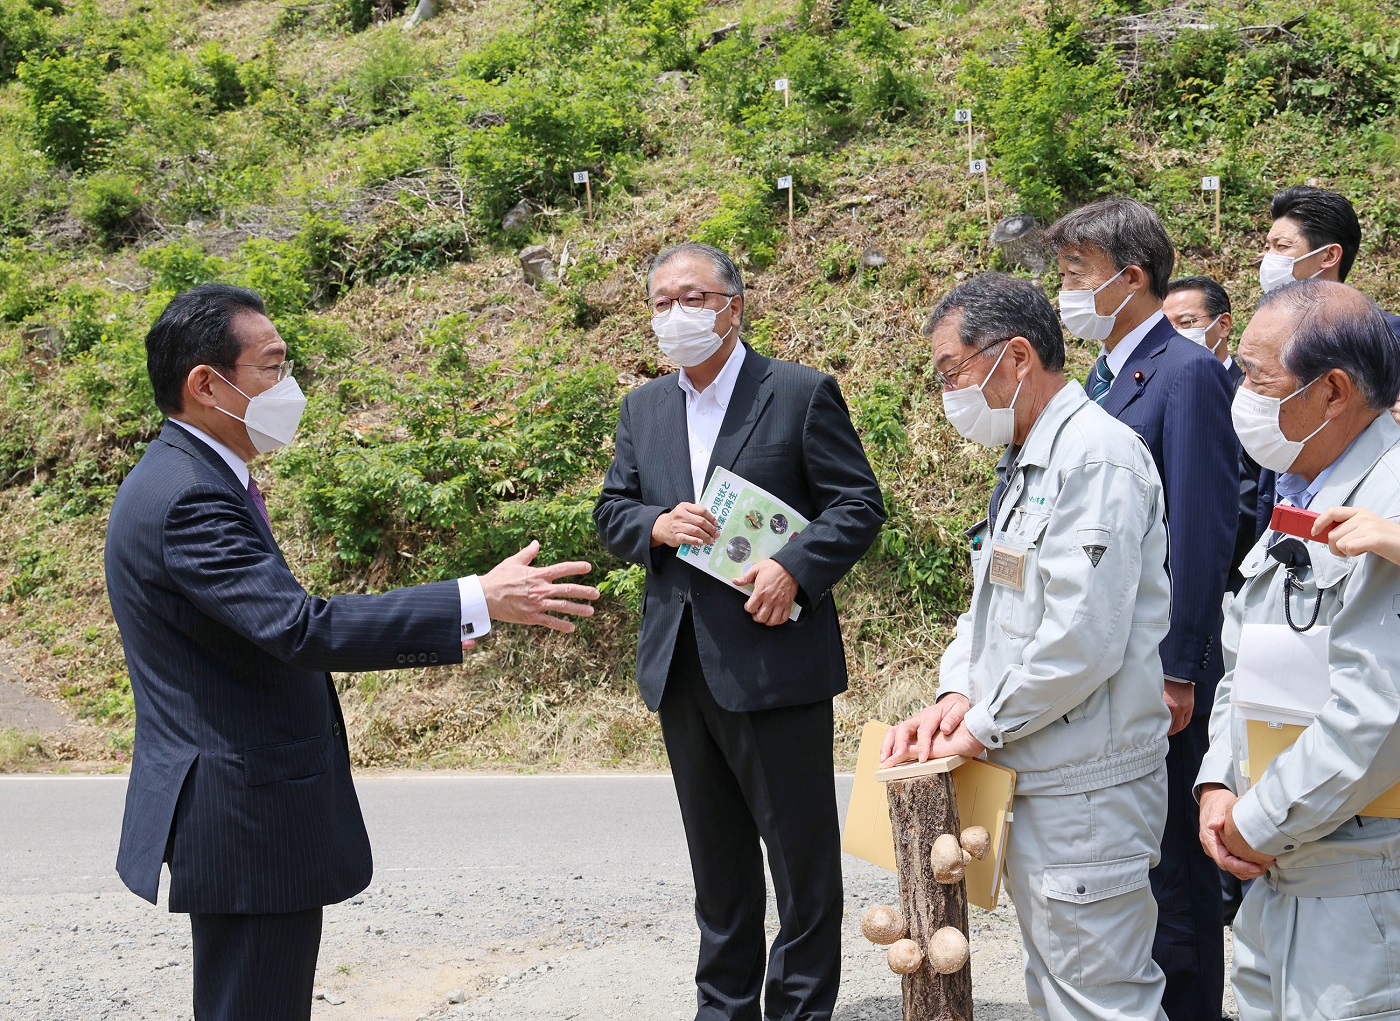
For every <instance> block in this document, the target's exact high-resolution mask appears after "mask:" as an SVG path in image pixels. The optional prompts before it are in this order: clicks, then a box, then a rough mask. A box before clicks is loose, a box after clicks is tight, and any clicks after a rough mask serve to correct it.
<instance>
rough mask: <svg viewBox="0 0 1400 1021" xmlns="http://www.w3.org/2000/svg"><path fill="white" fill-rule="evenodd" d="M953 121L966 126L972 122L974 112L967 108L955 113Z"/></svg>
mask: <svg viewBox="0 0 1400 1021" xmlns="http://www.w3.org/2000/svg"><path fill="white" fill-rule="evenodd" d="M953 120H954V122H956V123H958V124H966V123H967V122H968V121H970V120H972V111H971V110H968V109H966V108H963V109H960V110H954V111H953Z"/></svg>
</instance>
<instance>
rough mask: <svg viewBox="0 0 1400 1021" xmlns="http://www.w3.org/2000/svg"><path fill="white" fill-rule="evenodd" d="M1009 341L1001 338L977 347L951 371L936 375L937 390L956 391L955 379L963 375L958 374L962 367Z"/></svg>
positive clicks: (1007, 338) (1008, 338) (1006, 338)
mask: <svg viewBox="0 0 1400 1021" xmlns="http://www.w3.org/2000/svg"><path fill="white" fill-rule="evenodd" d="M1010 339H1011V338H1010V337H1003V338H1002V339H1001V340H994V341H992V342H991V343H990V344H988V345H986V346H985V347H979V348H978V349H977V350H976V351H974V352H972V354H970V355H968V356H967V357H966V358H964V359H963V360H962V361H960V362H958V363H957V364H956V365H954V366H953V367H952V368H951V369H948V370H947V371H946V372H940V373H938V375H937V377H935V378H937V380H938V387H939V389H940V390H956V389H957V388H958V384H957V378H958V377H959V376H961V375H963V373H962V372H960V371H959V370H960V369H962V367H963V366H964V365H966V364H967V363H968V362H970V361H972V359H974V358H976V357H977V356H978V355H984V354H986V353H987V352H988V351H990V350H991V349H992V348H994V347H996V346H997V345H998V344H1004V343H1006V342H1007V341H1008V340H1010Z"/></svg>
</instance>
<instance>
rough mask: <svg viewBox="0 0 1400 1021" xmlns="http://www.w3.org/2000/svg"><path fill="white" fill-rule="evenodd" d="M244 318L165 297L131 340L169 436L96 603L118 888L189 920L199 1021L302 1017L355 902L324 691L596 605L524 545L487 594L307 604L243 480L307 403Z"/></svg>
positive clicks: (286, 365)
mask: <svg viewBox="0 0 1400 1021" xmlns="http://www.w3.org/2000/svg"><path fill="white" fill-rule="evenodd" d="M286 358H287V346H286V344H285V343H283V341H282V338H281V337H280V336H278V334H277V330H276V328H275V327H274V326H273V325H272V323H271V322H270V321H269V320H268V318H267V316H266V314H265V309H264V307H263V303H262V300H261V298H259V296H258V295H257V294H256V293H255V292H253V291H249V290H245V289H243V288H239V287H230V286H228V285H225V284H203V285H200V286H199V287H195V288H193V289H191V290H188V291H185V292H184V293H182V294H180V295H178V296H176V297H175V299H174V300H172V301H171V302H170V304H169V305H168V306H166V308H165V310H164V311H163V312H162V313H161V315H160V318H159V319H157V321H156V323H155V325H154V326H153V327H152V328H151V331H150V333H149V334H148V335H147V338H146V364H147V369H148V371H149V373H150V378H151V385H152V387H153V388H154V390H155V399H156V404H157V405H158V406H159V407H160V409H161V410H162V411H163V412H165V414H166V415H167V416H169V421H168V422H166V424H165V426H164V428H163V429H162V430H161V433H160V436H159V437H158V438H157V439H156V440H154V441H153V442H152V443H151V445H150V446H149V447H148V448H147V449H146V452H145V454H143V455H142V457H141V461H140V463H138V464H137V465H136V467H135V468H134V469H133V470H132V472H131V474H130V475H129V476H128V477H127V479H126V481H124V482H123V483H122V485H121V488H120V489H119V490H118V492H117V497H116V501H115V502H114V503H113V505H112V514H111V519H110V521H109V523H108V529H107V552H106V565H107V590H108V595H109V598H110V599H111V602H112V612H113V614H114V615H115V617H116V621H117V626H118V627H119V628H120V630H121V636H122V647H123V649H124V651H125V653H126V662H127V668H128V670H129V671H130V673H131V689H132V696H133V698H134V700H135V703H136V743H135V747H134V750H133V752H132V765H131V778H130V781H129V783H128V785H127V796H126V813H125V816H124V818H123V820H122V834H121V846H120V849H119V851H118V854H117V871H118V872H119V873H120V875H121V877H122V880H123V882H125V883H126V885H127V886H128V887H129V888H130V889H131V890H132V891H133V892H134V893H136V894H138V895H140V896H141V897H144V898H145V899H146V900H149V901H151V902H152V903H155V901H156V895H157V893H158V890H159V886H160V873H161V865H162V863H166V864H168V865H169V867H170V910H171V911H175V912H188V913H189V915H190V928H191V932H192V942H193V945H194V1013H195V1017H196V1019H198V1021H253V1019H256V1021H292V1019H301V1021H304V1019H306V1018H309V1017H310V1016H311V984H312V979H313V977H314V975H315V971H316V955H317V951H318V949H319V946H320V939H321V909H322V906H323V905H326V904H331V903H334V902H336V901H340V900H344V899H345V898H347V897H350V896H352V895H353V894H355V893H358V892H359V891H360V890H362V889H364V888H365V886H366V885H368V883H369V880H370V874H371V872H372V868H373V865H372V861H371V858H370V849H369V839H368V837H367V835H366V833H365V826H364V821H363V819H362V818H361V816H360V806H359V802H358V800H357V799H356V796H355V788H354V784H353V782H352V780H351V776H350V757H349V747H348V744H347V740H346V735H345V721H344V718H343V717H342V715H341V712H340V703H339V701H338V700H337V698H336V693H335V686H334V684H333V683H332V681H331V677H330V674H329V673H328V671H331V670H337V671H351V670H392V669H395V668H398V667H407V666H410V665H413V666H420V665H427V664H432V663H440V664H447V663H458V662H461V659H462V650H463V648H464V647H466V646H467V645H469V644H471V643H473V642H474V641H475V640H476V639H477V638H480V637H481V636H482V635H484V634H485V633H486V632H487V631H488V630H489V629H490V626H491V621H492V620H495V621H515V622H518V623H528V624H542V625H545V626H548V627H552V628H555V629H556V630H563V631H572V630H573V624H572V623H570V622H568V621H566V620H564V619H562V618H560V617H557V616H554V615H555V614H560V613H563V614H575V615H581V616H588V615H590V614H591V613H592V607H591V606H589V605H588V603H587V602H577V601H576V600H593V599H596V598H597V595H598V593H597V590H596V589H593V588H591V587H588V586H584V585H571V584H554V581H555V580H556V579H558V578H561V577H565V576H568V575H574V574H581V573H585V572H587V571H588V570H590V569H591V568H590V566H589V565H588V564H586V563H567V564H558V565H555V566H553V567H533V566H531V564H530V562H531V560H533V559H534V556H535V554H536V553H537V552H538V547H537V546H536V545H535V544H533V543H532V544H531V545H530V546H528V547H526V548H525V549H523V550H521V551H520V552H519V553H518V554H516V555H515V556H513V557H511V558H510V559H508V560H506V561H504V562H503V563H501V564H500V565H498V566H497V567H495V568H494V569H492V570H491V571H490V572H489V573H488V574H486V575H484V576H482V577H480V578H477V577H475V576H472V577H467V578H460V579H456V580H453V581H445V582H438V583H435V584H429V585H419V586H415V587H412V588H405V589H398V590H396V591H392V592H387V593H384V594H383V595H377V596H376V595H345V596H336V597H334V598H331V599H321V598H318V597H316V596H313V595H310V594H308V593H307V592H306V591H305V590H304V589H303V588H302V587H301V585H300V584H299V583H298V582H297V580H296V578H295V577H293V575H292V573H291V571H290V570H289V569H288V567H287V563H286V561H285V560H284V559H283V558H282V554H281V552H280V550H279V549H278V546H277V541H276V539H275V538H274V537H273V533H272V526H271V522H270V520H269V518H268V514H267V507H266V504H265V503H264V501H263V497H262V494H261V492H260V490H259V488H258V485H257V482H256V481H255V480H254V479H253V477H252V476H251V475H250V474H249V471H248V467H247V463H248V462H249V461H251V460H252V459H253V458H254V457H256V456H257V455H258V454H260V453H267V452H269V451H272V450H275V449H277V448H278V447H280V446H282V445H284V444H286V443H287V442H289V441H290V440H291V439H292V436H293V434H294V433H295V431H296V427H297V424H298V422H299V420H300V417H301V412H302V409H303V407H304V405H305V400H304V399H303V398H302V395H301V390H300V389H299V388H298V386H297V384H296V381H295V380H294V379H293V378H292V375H291V363H290V362H288V361H287V360H286Z"/></svg>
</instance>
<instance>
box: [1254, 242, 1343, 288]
mask: <svg viewBox="0 0 1400 1021" xmlns="http://www.w3.org/2000/svg"><path fill="white" fill-rule="evenodd" d="M1326 247H1327V245H1322V246H1321V247H1320V248H1314V249H1313V250H1312V251H1311V252H1309V253H1308V254H1307V255H1299V256H1297V257H1296V258H1289V257H1288V256H1286V255H1278V254H1276V253H1274V252H1267V253H1265V255H1264V261H1263V262H1261V263H1260V264H1259V286H1260V287H1262V288H1263V289H1264V293H1265V294H1268V293H1269V292H1270V291H1274V290H1277V289H1278V288H1280V287H1282V286H1283V285H1284V284H1291V283H1292V282H1293V279H1294V277H1293V264H1294V263H1295V262H1301V261H1303V260H1304V259H1306V258H1308V257H1309V256H1313V255H1316V254H1317V253H1318V252H1320V251H1322V249H1323V248H1326ZM1321 272H1322V270H1321V269H1320V268H1319V269H1318V271H1317V273H1321ZM1317 273H1309V274H1308V276H1307V279H1309V280H1311V279H1312V278H1313V277H1315V276H1317Z"/></svg>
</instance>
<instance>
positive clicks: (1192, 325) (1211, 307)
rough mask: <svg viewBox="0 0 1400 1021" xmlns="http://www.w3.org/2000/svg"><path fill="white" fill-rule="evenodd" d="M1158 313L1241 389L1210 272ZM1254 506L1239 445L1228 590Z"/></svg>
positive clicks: (1252, 466) (1250, 474)
mask: <svg viewBox="0 0 1400 1021" xmlns="http://www.w3.org/2000/svg"><path fill="white" fill-rule="evenodd" d="M1162 314H1163V315H1164V316H1166V317H1167V321H1168V322H1169V323H1171V324H1172V325H1173V326H1175V327H1176V332H1177V333H1180V334H1181V335H1182V336H1183V337H1185V338H1186V339H1187V340H1193V341H1195V342H1196V343H1197V344H1200V345H1201V346H1202V347H1204V348H1205V349H1206V350H1208V351H1209V352H1210V353H1211V354H1213V355H1215V357H1216V358H1218V359H1219V360H1220V364H1221V365H1223V366H1225V372H1226V373H1227V374H1228V375H1229V377H1230V392H1231V393H1232V394H1233V393H1234V392H1235V391H1236V390H1238V389H1239V388H1240V384H1241V383H1243V382H1244V369H1242V368H1240V366H1239V363H1238V362H1236V361H1235V359H1234V358H1233V357H1232V356H1231V354H1230V336H1231V334H1232V333H1233V332H1234V329H1235V319H1234V314H1233V312H1232V310H1231V307H1230V296H1229V295H1228V294H1226V293H1225V288H1223V287H1221V286H1220V284H1219V283H1217V282H1216V281H1214V280H1212V279H1211V278H1210V277H1201V276H1195V277H1178V278H1177V279H1176V280H1173V281H1172V282H1171V283H1169V284H1168V285H1167V297H1166V300H1165V301H1163V302H1162ZM1258 506H1259V465H1258V464H1257V463H1256V462H1255V460H1254V458H1252V457H1250V456H1249V455H1248V454H1246V453H1245V452H1244V450H1243V448H1241V450H1240V519H1239V524H1238V525H1237V526H1236V528H1235V552H1234V556H1233V557H1231V559H1230V577H1229V580H1228V582H1227V584H1226V588H1228V589H1229V590H1230V591H1231V592H1238V591H1239V590H1240V586H1241V585H1242V584H1244V578H1243V576H1242V575H1241V574H1240V564H1242V563H1243V562H1244V558H1245V554H1247V553H1248V552H1249V550H1250V547H1252V546H1253V545H1254V540H1255V539H1257V538H1258V535H1257V534H1256V532H1255V525H1256V519H1257V516H1258ZM1227 921H1228V919H1227Z"/></svg>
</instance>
